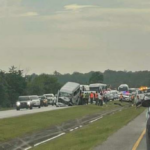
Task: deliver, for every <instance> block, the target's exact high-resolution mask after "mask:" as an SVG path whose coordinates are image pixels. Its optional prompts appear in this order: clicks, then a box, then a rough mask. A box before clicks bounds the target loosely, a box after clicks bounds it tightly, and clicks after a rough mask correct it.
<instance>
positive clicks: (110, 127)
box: [32, 108, 144, 150]
mask: <svg viewBox="0 0 150 150" xmlns="http://www.w3.org/2000/svg"><path fill="white" fill-rule="evenodd" d="M143 111H144V108H140V109H135V108H128V109H125V110H123V111H121V112H117V113H115V114H114V115H109V116H106V117H104V118H103V119H101V120H99V121H97V122H95V123H93V124H91V125H88V126H86V127H83V128H81V129H79V130H77V131H74V132H71V133H68V134H66V135H64V136H62V137H60V138H58V139H56V140H53V141H51V142H48V143H46V144H42V145H40V146H38V147H35V148H33V149H32V150H50V149H52V150H60V149H61V150H90V149H92V148H94V147H95V146H96V145H99V144H101V143H102V142H104V141H106V140H107V138H108V137H109V136H110V135H111V134H113V133H114V132H116V131H117V130H118V129H120V128H121V127H123V126H124V125H126V124H128V123H129V122H130V121H131V120H133V119H134V118H135V117H137V116H138V115H139V114H141V113H142V112H143Z"/></svg>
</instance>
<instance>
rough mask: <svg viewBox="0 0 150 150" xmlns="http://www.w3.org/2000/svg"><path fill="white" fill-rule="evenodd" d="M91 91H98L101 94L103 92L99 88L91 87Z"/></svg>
mask: <svg viewBox="0 0 150 150" xmlns="http://www.w3.org/2000/svg"><path fill="white" fill-rule="evenodd" d="M90 91H96V92H98V93H99V92H100V91H101V90H100V89H99V87H90Z"/></svg>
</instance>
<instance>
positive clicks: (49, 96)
mask: <svg viewBox="0 0 150 150" xmlns="http://www.w3.org/2000/svg"><path fill="white" fill-rule="evenodd" d="M46 97H54V96H53V95H46Z"/></svg>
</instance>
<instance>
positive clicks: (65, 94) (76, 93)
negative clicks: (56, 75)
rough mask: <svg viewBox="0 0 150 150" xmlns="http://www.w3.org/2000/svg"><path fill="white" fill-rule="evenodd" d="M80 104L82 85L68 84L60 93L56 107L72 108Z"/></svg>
mask: <svg viewBox="0 0 150 150" xmlns="http://www.w3.org/2000/svg"><path fill="white" fill-rule="evenodd" d="M79 103H80V84H78V83H74V82H67V83H66V84H65V85H64V86H63V87H62V88H61V89H60V91H58V96H57V102H56V106H57V107H59V106H65V105H68V106H72V105H78V104H79Z"/></svg>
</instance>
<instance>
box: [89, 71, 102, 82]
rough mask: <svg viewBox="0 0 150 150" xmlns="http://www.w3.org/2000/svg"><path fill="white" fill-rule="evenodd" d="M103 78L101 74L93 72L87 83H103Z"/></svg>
mask: <svg viewBox="0 0 150 150" xmlns="http://www.w3.org/2000/svg"><path fill="white" fill-rule="evenodd" d="M103 80H104V77H103V74H102V73H101V72H94V73H93V74H92V76H91V77H90V79H89V83H103Z"/></svg>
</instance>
